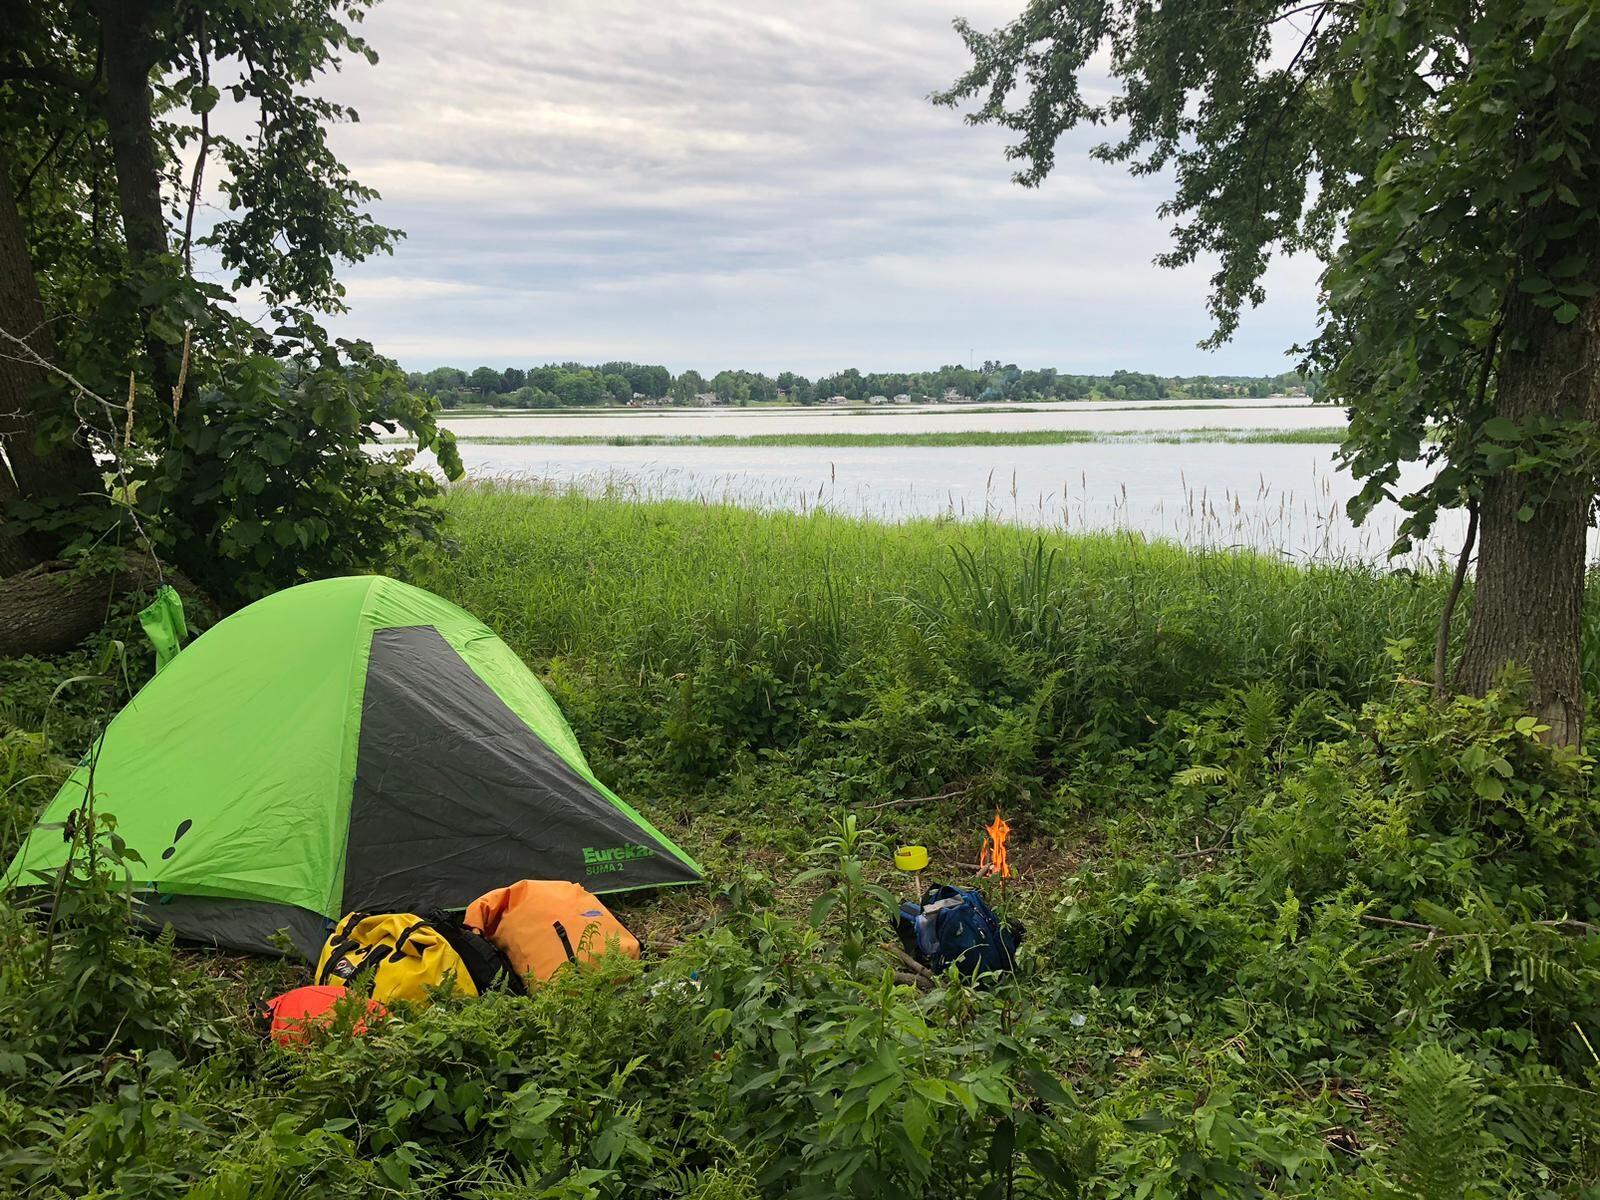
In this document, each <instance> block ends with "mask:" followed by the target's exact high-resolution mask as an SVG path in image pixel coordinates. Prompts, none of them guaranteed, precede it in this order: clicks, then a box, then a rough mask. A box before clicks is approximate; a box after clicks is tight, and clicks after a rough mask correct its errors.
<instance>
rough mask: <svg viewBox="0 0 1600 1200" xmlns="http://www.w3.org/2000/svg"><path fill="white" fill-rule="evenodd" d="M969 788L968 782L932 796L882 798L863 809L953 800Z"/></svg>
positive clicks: (970, 786)
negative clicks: (965, 784) (895, 798)
mask: <svg viewBox="0 0 1600 1200" xmlns="http://www.w3.org/2000/svg"><path fill="white" fill-rule="evenodd" d="M971 790H972V785H971V784H968V785H967V786H966V787H964V788H947V789H946V790H945V791H942V792H938V793H936V794H935V795H932V796H903V797H901V798H900V799H898V800H884V801H881V802H879V803H877V804H868V805H866V806H865V811H866V812H872V811H873V810H874V809H878V808H910V807H911V806H912V805H915V804H927V803H929V802H930V801H933V800H954V799H955V798H956V797H957V796H965V795H966V794H967V793H968V792H970V791H971Z"/></svg>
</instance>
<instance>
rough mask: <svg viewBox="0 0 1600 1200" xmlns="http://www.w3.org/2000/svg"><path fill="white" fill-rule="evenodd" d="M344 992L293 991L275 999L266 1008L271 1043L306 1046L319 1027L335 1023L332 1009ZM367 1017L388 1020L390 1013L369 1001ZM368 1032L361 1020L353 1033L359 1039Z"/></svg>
mask: <svg viewBox="0 0 1600 1200" xmlns="http://www.w3.org/2000/svg"><path fill="white" fill-rule="evenodd" d="M344 995H345V990H344V988H343V987H342V986H339V987H334V986H331V985H324V986H317V985H311V986H308V987H297V988H291V989H290V990H289V991H287V992H284V993H283V995H281V996H274V997H273V998H272V999H271V1000H268V1001H267V1002H266V1004H265V1005H263V1008H264V1010H265V1011H264V1012H263V1013H262V1018H263V1020H265V1021H266V1023H267V1032H268V1034H269V1035H270V1036H271V1037H272V1040H273V1041H275V1042H277V1043H278V1045H280V1046H297V1045H301V1044H303V1043H304V1042H305V1041H306V1039H307V1038H308V1036H309V1035H310V1033H311V1030H312V1029H314V1028H317V1027H325V1026H328V1025H331V1024H332V1023H333V1007H334V1005H336V1004H338V1003H339V1001H340V1000H342V999H343V998H344ZM367 1015H368V1016H370V1017H374V1018H377V1017H386V1016H388V1015H389V1010H388V1009H386V1008H384V1007H383V1005H381V1004H379V1003H378V1002H377V1001H376V1000H368V1001H367ZM366 1031H367V1023H366V1021H365V1020H364V1019H363V1020H358V1021H357V1022H356V1023H355V1028H354V1029H352V1030H351V1032H352V1033H354V1034H356V1035H357V1036H360V1035H361V1034H363V1033H365V1032H366Z"/></svg>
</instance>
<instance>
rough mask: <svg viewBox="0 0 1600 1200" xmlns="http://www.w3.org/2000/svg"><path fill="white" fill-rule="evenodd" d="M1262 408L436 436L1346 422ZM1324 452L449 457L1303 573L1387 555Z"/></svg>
mask: <svg viewBox="0 0 1600 1200" xmlns="http://www.w3.org/2000/svg"><path fill="white" fill-rule="evenodd" d="M1190 403H1192V402H1190ZM1264 403H1266V402H1262V401H1255V402H1251V403H1250V405H1249V406H1247V405H1244V404H1239V405H1232V406H1229V407H1228V408H1225V409H1209V410H1204V411H1195V410H1192V409H1191V410H1187V411H1185V410H1183V409H1181V408H1179V407H1178V406H1177V405H1173V404H1166V405H1154V406H1148V407H1141V410H1140V411H1136V412H1129V411H1121V412H1110V411H1106V409H1107V408H1108V407H1112V408H1124V407H1126V406H1123V405H1113V406H1105V405H1102V406H1096V407H1093V408H1091V407H1088V406H1084V405H1072V406H1061V407H1056V406H1051V407H1049V408H1047V409H1044V410H1043V411H1037V412H1002V413H956V412H951V411H949V410H948V409H946V410H943V411H939V410H934V411H908V410H906V409H905V408H901V409H899V410H897V411H887V410H883V409H879V410H877V411H873V412H867V413H860V414H856V413H846V412H839V411H837V410H835V411H831V412H830V411H826V410H824V411H820V412H819V411H815V410H801V411H796V410H778V411H759V410H757V411H751V410H736V411H732V412H720V411H712V412H706V411H703V410H701V411H690V412H687V413H684V412H672V413H648V414H632V413H628V414H619V415H605V416H593V417H590V416H549V417H509V418H463V419H456V420H451V421H449V422H447V424H448V425H449V426H450V427H451V428H452V429H454V430H455V431H456V432H457V433H460V434H463V435H472V434H485V433H487V434H495V435H509V436H530V435H531V436H538V435H539V434H541V433H543V434H547V435H549V436H567V435H570V434H573V433H579V434H582V433H593V434H604V435H606V436H612V435H617V434H638V433H655V434H660V433H671V434H680V433H681V434H734V435H736V436H737V435H741V434H746V433H758V432H759V433H768V432H771V433H803V432H808V431H815V432H837V431H845V432H848V431H852V430H862V431H870V430H881V431H883V432H920V431H923V430H940V429H963V430H967V429H996V430H1000V429H1003V430H1013V429H1103V430H1130V429H1138V430H1147V431H1152V432H1154V431H1160V430H1172V429H1187V428H1195V427H1201V426H1213V427H1215V426H1226V427H1228V428H1267V429H1286V428H1306V427H1316V426H1327V425H1336V424H1340V423H1342V421H1343V417H1344V414H1343V412H1342V411H1341V410H1338V409H1329V408H1327V407H1323V406H1315V407H1312V406H1307V405H1300V406H1295V407H1281V406H1280V407H1270V408H1269V407H1262V405H1263V404H1264ZM1279 403H1280V404H1281V402H1279ZM1029 407H1036V406H1029ZM1041 407H1042V406H1041ZM1333 450H1334V447H1333V446H1332V445H1328V444H1322V445H1289V444H1261V445H1228V444H1224V443H1217V442H1200V441H1197V442H1185V443H1178V444H1164V443H1140V442H1101V443H1087V444H1077V445H1061V446H955V447H944V446H938V447H928V446H872V447H867V446H862V447H838V446H781V447H775V446H748V447H744V446H607V445H578V446H568V445H553V444H549V443H544V444H528V445H515V446H490V445H473V444H464V445H462V447H461V454H462V458H463V460H464V461H465V463H466V465H467V470H468V473H469V475H471V476H474V477H478V478H485V477H514V478H527V479H538V480H544V481H549V482H553V483H556V484H559V485H566V486H574V487H580V488H583V489H586V490H590V491H597V492H598V491H609V492H612V493H620V494H622V495H626V496H636V497H638V498H640V499H650V498H660V497H671V498H679V499H700V500H706V501H728V502H732V503H738V504H744V505H749V506H754V507H762V508H774V509H776V508H786V509H793V510H797V511H802V512H804V511H811V510H814V509H819V508H825V509H828V510H831V511H835V512H841V513H848V514H858V515H865V516H872V517H877V518H881V519H886V520H903V519H906V518H910V517H940V516H949V517H955V518H959V519H967V520H977V519H988V520H999V521H1008V522H1018V523H1022V524H1027V525H1035V526H1043V527H1050V528H1066V529H1069V530H1130V531H1136V532H1139V533H1143V534H1146V535H1149V536H1154V537H1163V538H1170V539H1173V540H1177V541H1181V542H1183V543H1185V544H1188V545H1206V546H1238V547H1250V548H1254V549H1261V550H1269V551H1272V552H1275V553H1280V554H1283V555H1286V556H1288V557H1292V558H1298V559H1334V558H1351V557H1357V558H1365V559H1376V558H1379V557H1381V556H1382V555H1383V554H1384V553H1385V552H1386V551H1387V549H1388V547H1389V545H1390V543H1391V542H1392V541H1393V539H1394V535H1395V530H1396V527H1397V525H1398V523H1399V521H1400V517H1401V514H1400V512H1399V510H1398V509H1396V508H1395V507H1393V506H1392V505H1391V506H1386V507H1385V508H1383V509H1380V510H1379V511H1378V512H1377V513H1374V514H1373V516H1372V517H1370V518H1369V519H1368V521H1367V523H1366V524H1365V525H1364V526H1362V527H1361V528H1359V529H1357V528H1355V527H1353V526H1352V525H1351V524H1350V522H1349V520H1348V519H1347V518H1346V517H1345V515H1344V510H1345V502H1346V501H1347V500H1349V498H1350V497H1351V496H1352V495H1354V494H1355V492H1356V490H1357V488H1356V483H1355V481H1354V480H1353V479H1352V478H1351V477H1350V476H1349V475H1347V474H1345V473H1344V472H1342V471H1339V470H1337V469H1336V466H1335V463H1334V461H1333ZM1422 477H1423V472H1422V471H1421V470H1420V469H1417V470H1414V471H1413V472H1412V473H1410V474H1408V475H1405V476H1403V477H1402V484H1405V483H1406V482H1408V481H1409V480H1411V479H1420V478H1422ZM1463 524H1464V523H1463V522H1461V521H1456V520H1449V519H1447V520H1445V521H1443V522H1441V525H1440V529H1439V530H1438V532H1437V535H1436V540H1435V543H1434V546H1433V547H1432V548H1431V549H1432V550H1433V551H1434V552H1437V551H1438V550H1440V549H1445V550H1453V549H1454V548H1455V547H1456V546H1458V545H1459V543H1460V538H1461V534H1462V531H1463Z"/></svg>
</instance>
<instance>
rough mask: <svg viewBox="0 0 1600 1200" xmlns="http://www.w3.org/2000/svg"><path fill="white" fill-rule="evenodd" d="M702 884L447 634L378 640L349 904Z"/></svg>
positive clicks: (412, 905)
mask: <svg viewBox="0 0 1600 1200" xmlns="http://www.w3.org/2000/svg"><path fill="white" fill-rule="evenodd" d="M597 863H598V864H600V865H602V866H603V867H604V870H603V871H601V872H599V873H596V872H595V868H596V865H597ZM699 878H700V876H699V874H698V872H696V871H695V870H694V869H693V868H692V867H690V866H689V864H687V863H685V862H683V861H682V860H681V859H679V858H678V857H677V855H676V854H674V853H673V852H672V850H671V849H669V848H668V847H667V846H665V845H663V844H662V843H661V842H660V840H659V839H658V838H657V837H656V836H655V835H654V834H653V833H652V832H651V831H649V830H647V829H645V828H644V827H643V826H641V825H640V824H639V823H638V822H636V821H635V820H634V819H633V818H632V817H631V816H629V815H628V814H627V813H626V812H624V811H623V810H622V809H620V808H618V807H617V806H616V805H615V804H613V803H612V802H611V801H610V800H609V799H608V798H607V797H606V796H605V795H604V794H603V793H601V792H600V791H599V790H597V789H596V788H595V786H594V785H593V784H592V783H590V782H589V780H587V779H585V778H584V777H583V776H582V775H580V774H579V773H578V772H577V771H575V770H574V769H573V768H572V767H571V766H570V765H569V764H568V763H567V762H566V760H565V759H563V758H562V757H561V756H560V755H558V754H557V753H556V752H555V751H554V750H552V749H551V748H550V747H549V746H547V745H546V744H545V743H544V741H543V740H542V739H541V738H540V737H539V736H538V735H537V734H535V733H534V732H533V730H531V729H529V728H528V726H527V724H526V723H524V722H523V721H522V719H521V718H520V717H518V716H517V715H516V714H515V713H514V712H512V711H511V709H510V708H509V707H507V705H506V704H505V702H504V701H503V700H501V699H500V697H499V696H497V695H495V693H494V692H493V691H492V690H491V689H490V688H489V686H488V685H487V684H486V683H484V682H483V680H482V679H480V678H479V677H478V675H477V673H476V672H474V671H473V670H472V668H471V667H470V666H468V665H467V663H466V662H465V661H464V660H463V659H462V658H461V656H460V655H459V654H457V653H456V651H455V649H454V648H453V647H452V646H451V645H450V644H449V643H448V642H447V641H445V639H444V638H443V637H442V636H441V635H440V634H439V632H438V630H436V629H434V628H433V627H432V626H430V625H420V626H411V627H406V628H399V629H380V630H378V631H376V632H375V633H374V634H373V635H372V652H371V656H370V658H369V661H368V665H367V681H366V691H365V693H364V694H363V697H362V711H361V741H360V746H359V748H358V750H357V755H356V778H355V792H354V797H353V799H352V802H351V810H350V832H349V841H348V843H347V845H346V848H345V878H344V907H345V909H346V910H347V911H354V910H358V909H359V910H364V911H368V912H383V911H394V910H403V911H421V910H426V909H427V908H430V907H441V908H460V907H462V906H464V905H467V904H470V903H471V902H472V901H473V900H475V899H477V897H479V896H480V895H482V894H483V893H484V892H486V891H489V890H491V889H492V888H497V887H503V886H505V885H506V884H509V883H514V882H516V881H517V880H518V879H569V880H572V881H574V882H577V883H582V884H583V885H584V886H585V887H588V888H589V889H590V890H591V891H594V892H614V891H622V890H625V889H628V888H634V887H648V886H654V885H660V884H669V883H687V882H692V881H695V880H698V879H699Z"/></svg>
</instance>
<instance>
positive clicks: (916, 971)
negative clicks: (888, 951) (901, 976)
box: [895, 946, 933, 979]
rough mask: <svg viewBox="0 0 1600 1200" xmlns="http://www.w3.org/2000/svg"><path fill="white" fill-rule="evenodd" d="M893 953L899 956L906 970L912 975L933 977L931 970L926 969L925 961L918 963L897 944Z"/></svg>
mask: <svg viewBox="0 0 1600 1200" xmlns="http://www.w3.org/2000/svg"><path fill="white" fill-rule="evenodd" d="M895 954H896V955H897V956H898V957H899V959H900V961H901V962H902V963H904V964H905V968H906V970H908V971H910V972H911V973H912V974H913V975H926V976H927V977H928V978H930V979H932V978H933V972H932V971H930V970H928V966H927V964H926V963H919V962H918V961H917V960H916V959H914V958H912V957H911V955H909V954H907V953H906V952H905V951H904V950H902V949H900V948H899V947H898V946H896V947H895Z"/></svg>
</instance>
